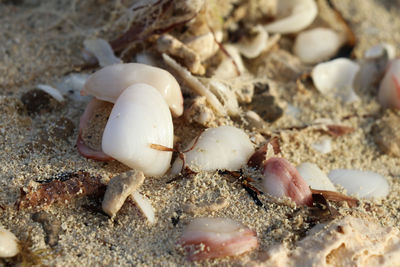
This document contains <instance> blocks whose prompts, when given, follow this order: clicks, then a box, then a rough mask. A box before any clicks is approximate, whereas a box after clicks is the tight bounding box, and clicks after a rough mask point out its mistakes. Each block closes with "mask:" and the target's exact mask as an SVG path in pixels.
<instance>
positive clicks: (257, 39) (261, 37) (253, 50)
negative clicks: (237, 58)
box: [237, 25, 268, 58]
mask: <svg viewBox="0 0 400 267" xmlns="http://www.w3.org/2000/svg"><path fill="white" fill-rule="evenodd" d="M252 30H253V31H254V35H255V36H254V37H253V38H252V39H251V40H241V41H240V43H239V44H238V45H237V48H238V49H239V52H240V53H241V54H242V55H244V56H245V57H247V58H255V57H258V56H259V55H260V54H261V52H262V51H263V50H264V49H265V48H267V45H268V33H267V32H266V31H265V29H264V27H263V26H261V25H256V26H255V27H254V28H253V29H252Z"/></svg>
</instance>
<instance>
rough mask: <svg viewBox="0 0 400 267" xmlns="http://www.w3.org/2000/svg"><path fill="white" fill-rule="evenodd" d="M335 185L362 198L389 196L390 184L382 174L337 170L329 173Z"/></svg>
mask: <svg viewBox="0 0 400 267" xmlns="http://www.w3.org/2000/svg"><path fill="white" fill-rule="evenodd" d="M328 177H329V179H330V180H331V181H332V182H333V183H334V184H339V185H341V186H343V187H344V189H346V190H347V193H348V194H350V195H357V196H359V197H361V198H381V197H385V196H387V195H388V194H389V184H388V182H387V180H386V179H385V178H384V177H383V176H382V175H380V174H378V173H375V172H371V171H360V170H351V169H336V170H332V171H330V172H329V173H328Z"/></svg>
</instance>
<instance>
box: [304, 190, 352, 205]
mask: <svg viewBox="0 0 400 267" xmlns="http://www.w3.org/2000/svg"><path fill="white" fill-rule="evenodd" d="M311 193H312V194H313V197H314V195H322V196H323V197H324V198H325V199H326V200H331V201H336V202H339V201H346V202H347V204H348V205H349V206H350V207H352V208H353V207H357V206H358V200H357V199H355V198H352V197H349V196H346V195H344V194H342V193H339V192H334V191H328V190H318V189H312V188H311Z"/></svg>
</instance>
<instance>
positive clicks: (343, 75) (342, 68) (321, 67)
mask: <svg viewBox="0 0 400 267" xmlns="http://www.w3.org/2000/svg"><path fill="white" fill-rule="evenodd" d="M359 70H360V66H359V65H358V64H357V63H355V62H353V61H351V60H349V59H347V58H338V59H334V60H331V61H328V62H324V63H320V64H318V65H317V66H315V67H314V68H313V70H312V73H311V77H312V79H313V82H314V85H315V87H316V88H317V90H318V91H320V92H321V93H322V94H324V95H328V96H333V97H337V98H339V99H341V100H342V101H343V102H344V103H351V102H354V101H357V100H358V99H359V98H358V96H357V95H356V93H355V92H354V79H355V77H356V75H357V73H358V71H359Z"/></svg>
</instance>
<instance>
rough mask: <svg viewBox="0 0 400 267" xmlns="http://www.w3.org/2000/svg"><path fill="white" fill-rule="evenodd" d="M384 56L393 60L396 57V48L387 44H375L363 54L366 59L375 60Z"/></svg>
mask: <svg viewBox="0 0 400 267" xmlns="http://www.w3.org/2000/svg"><path fill="white" fill-rule="evenodd" d="M385 54H386V56H387V58H388V59H394V58H395V57H396V48H395V47H394V46H393V45H391V44H387V43H383V44H377V45H375V46H373V47H371V48H370V49H368V50H367V51H365V53H364V58H366V59H376V58H380V57H382V56H384V55H385Z"/></svg>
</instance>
